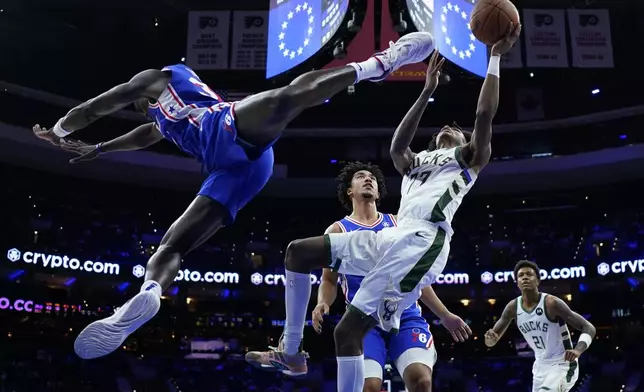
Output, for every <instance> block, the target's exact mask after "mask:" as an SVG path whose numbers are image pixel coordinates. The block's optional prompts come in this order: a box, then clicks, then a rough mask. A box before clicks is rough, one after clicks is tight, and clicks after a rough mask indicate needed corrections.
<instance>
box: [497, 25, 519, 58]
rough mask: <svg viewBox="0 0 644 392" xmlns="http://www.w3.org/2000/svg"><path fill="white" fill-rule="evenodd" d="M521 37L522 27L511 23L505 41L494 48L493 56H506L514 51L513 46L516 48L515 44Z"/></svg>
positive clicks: (502, 40)
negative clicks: (510, 51) (511, 50)
mask: <svg viewBox="0 0 644 392" xmlns="http://www.w3.org/2000/svg"><path fill="white" fill-rule="evenodd" d="M520 35H521V25H520V24H518V25H515V24H514V23H511V24H510V26H509V27H508V31H507V32H506V33H505V37H503V39H501V40H500V41H499V42H497V43H495V44H494V45H493V46H492V52H491V53H492V56H500V55H502V54H506V53H507V52H508V51H509V50H510V49H512V46H514V43H515V42H516V41H517V38H519V36H520Z"/></svg>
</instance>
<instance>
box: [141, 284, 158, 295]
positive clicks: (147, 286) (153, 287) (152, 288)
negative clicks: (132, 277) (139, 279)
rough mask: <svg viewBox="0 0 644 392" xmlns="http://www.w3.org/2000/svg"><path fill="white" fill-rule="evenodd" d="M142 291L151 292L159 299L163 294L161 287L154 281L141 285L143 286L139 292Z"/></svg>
mask: <svg viewBox="0 0 644 392" xmlns="http://www.w3.org/2000/svg"><path fill="white" fill-rule="evenodd" d="M143 291H152V292H153V293H155V294H156V295H158V296H159V297H161V295H162V294H163V289H162V288H161V285H160V284H159V283H158V282H156V281H154V280H146V281H145V282H144V283H143V286H141V292H143Z"/></svg>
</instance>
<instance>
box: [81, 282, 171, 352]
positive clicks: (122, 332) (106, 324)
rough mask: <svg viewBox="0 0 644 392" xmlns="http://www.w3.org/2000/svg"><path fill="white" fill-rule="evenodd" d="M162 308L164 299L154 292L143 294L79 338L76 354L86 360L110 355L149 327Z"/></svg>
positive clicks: (82, 333) (94, 324) (84, 332)
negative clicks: (132, 335)
mask: <svg viewBox="0 0 644 392" xmlns="http://www.w3.org/2000/svg"><path fill="white" fill-rule="evenodd" d="M160 307H161V299H160V298H159V296H158V295H157V294H156V293H154V292H152V291H141V292H140V293H138V294H137V295H135V296H134V298H132V299H131V300H129V301H128V302H126V303H125V305H123V306H121V307H120V308H119V309H118V310H117V311H116V312H115V313H114V314H113V315H111V316H110V317H108V318H106V319H103V320H98V321H94V322H93V323H91V324H90V325H88V326H87V327H86V328H85V329H84V330H83V331H82V332H81V333H80V335H78V337H77V338H76V341H75V342H74V351H76V354H77V355H78V356H79V357H81V358H83V359H93V358H98V357H102V356H104V355H107V354H110V353H111V352H113V351H115V350H117V349H118V348H119V347H121V344H123V342H124V341H125V339H126V338H127V337H128V336H130V334H131V333H133V332H134V331H136V330H137V329H138V328H139V327H140V326H141V325H143V324H145V323H146V322H147V321H148V320H150V319H151V318H152V317H154V315H156V314H157V312H158V311H159V308H160Z"/></svg>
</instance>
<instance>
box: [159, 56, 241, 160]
mask: <svg viewBox="0 0 644 392" xmlns="http://www.w3.org/2000/svg"><path fill="white" fill-rule="evenodd" d="M163 71H170V72H171V73H172V78H171V79H170V83H168V86H167V88H166V89H165V90H164V92H163V93H162V94H161V96H160V97H159V98H158V100H157V102H156V103H154V104H152V105H150V108H149V112H148V113H149V114H150V115H151V117H152V118H153V119H154V121H155V122H156V123H157V126H158V128H159V130H160V131H161V133H162V134H163V136H164V137H165V138H166V139H168V140H170V141H172V142H174V143H175V144H176V145H177V146H178V147H179V148H180V149H181V150H183V151H184V152H186V153H187V154H189V155H191V156H193V157H195V158H197V159H198V160H199V161H201V162H203V161H204V160H205V158H206V157H204V152H205V151H206V150H207V149H208V143H209V141H210V139H211V136H212V135H211V134H212V133H213V132H215V133H216V132H217V130H211V129H203V127H202V125H203V123H204V119H205V116H206V115H208V114H216V113H218V112H222V111H223V110H224V109H226V108H228V107H230V103H228V102H224V101H223V99H222V98H221V97H220V96H219V95H217V94H216V93H215V92H214V91H212V90H211V89H210V88H209V87H208V86H207V85H206V84H204V83H203V82H202V81H201V79H199V76H197V74H196V73H195V72H194V71H193V70H192V69H190V68H189V67H187V66H185V65H183V64H177V65H171V66H168V67H165V68H163ZM231 122H232V118H231ZM208 124H210V123H208ZM229 125H230V124H229ZM204 132H205V133H204Z"/></svg>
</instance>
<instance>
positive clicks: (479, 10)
mask: <svg viewBox="0 0 644 392" xmlns="http://www.w3.org/2000/svg"><path fill="white" fill-rule="evenodd" d="M511 23H514V25H515V26H516V25H517V24H519V11H517V8H516V7H515V6H514V4H512V2H511V1H509V0H477V2H476V5H474V9H473V10H472V15H471V16H470V28H471V29H472V34H474V36H475V37H476V39H478V40H479V41H481V42H483V43H484V44H486V45H488V46H492V45H494V44H495V43H497V42H498V41H500V40H501V39H502V38H503V37H504V36H505V34H506V33H507V31H508V29H509V28H510V24H511Z"/></svg>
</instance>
